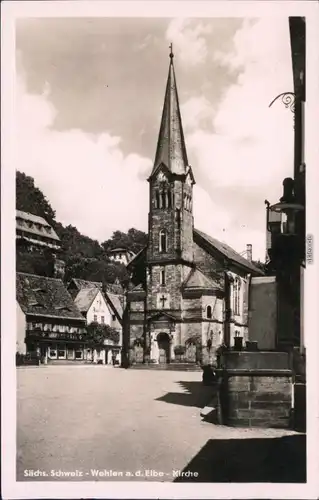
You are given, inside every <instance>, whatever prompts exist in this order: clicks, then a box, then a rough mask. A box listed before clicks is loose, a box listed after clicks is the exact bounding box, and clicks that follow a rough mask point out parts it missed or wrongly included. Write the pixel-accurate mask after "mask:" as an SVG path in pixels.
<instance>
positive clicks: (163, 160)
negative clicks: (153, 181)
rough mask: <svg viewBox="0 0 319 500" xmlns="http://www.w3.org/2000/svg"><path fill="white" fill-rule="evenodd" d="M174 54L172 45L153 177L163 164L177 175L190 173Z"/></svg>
mask: <svg viewBox="0 0 319 500" xmlns="http://www.w3.org/2000/svg"><path fill="white" fill-rule="evenodd" d="M173 59H174V54H173V47H172V44H171V45H170V63H169V70H168V78H167V84H166V92H165V99H164V106H163V112H162V120H161V126H160V131H159V137H158V141H157V149H156V155H155V162H154V167H153V171H152V174H151V176H152V175H153V174H154V173H155V172H156V171H157V169H158V167H159V166H160V165H161V164H164V165H165V166H166V167H167V169H168V170H169V171H170V172H171V173H173V174H177V175H185V174H187V172H188V159H187V153H186V146H185V140H184V133H183V126H182V119H181V113H180V109H179V100H178V93H177V85H176V77H175V71H174V63H173Z"/></svg>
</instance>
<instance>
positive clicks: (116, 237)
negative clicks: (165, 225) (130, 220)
mask: <svg viewBox="0 0 319 500" xmlns="http://www.w3.org/2000/svg"><path fill="white" fill-rule="evenodd" d="M147 238H148V237H147V234H146V233H144V232H143V231H139V230H138V229H135V228H131V229H129V230H128V232H127V233H123V232H122V231H114V233H113V235H112V237H111V238H109V239H108V240H106V241H104V242H103V243H102V247H103V248H104V250H105V252H106V253H108V252H109V251H110V250H114V249H115V248H126V249H127V250H132V251H133V252H134V253H138V252H139V251H140V250H142V249H143V248H144V247H145V246H146V245H147Z"/></svg>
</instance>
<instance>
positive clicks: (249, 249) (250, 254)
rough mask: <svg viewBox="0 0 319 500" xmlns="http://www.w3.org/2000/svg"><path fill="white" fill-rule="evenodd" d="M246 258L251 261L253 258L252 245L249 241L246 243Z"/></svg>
mask: <svg viewBox="0 0 319 500" xmlns="http://www.w3.org/2000/svg"><path fill="white" fill-rule="evenodd" d="M246 253H247V260H248V261H249V262H252V260H253V247H252V245H250V244H249V243H248V244H247V245H246Z"/></svg>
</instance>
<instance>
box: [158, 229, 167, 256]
mask: <svg viewBox="0 0 319 500" xmlns="http://www.w3.org/2000/svg"><path fill="white" fill-rule="evenodd" d="M166 250H167V244H166V231H165V230H164V229H162V230H161V231H160V233H159V251H160V252H166Z"/></svg>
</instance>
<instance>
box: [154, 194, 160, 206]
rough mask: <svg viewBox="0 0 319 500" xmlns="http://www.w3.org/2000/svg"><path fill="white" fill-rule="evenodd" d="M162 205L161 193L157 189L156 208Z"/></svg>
mask: <svg viewBox="0 0 319 500" xmlns="http://www.w3.org/2000/svg"><path fill="white" fill-rule="evenodd" d="M159 207H160V195H159V192H158V191H155V208H159Z"/></svg>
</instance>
